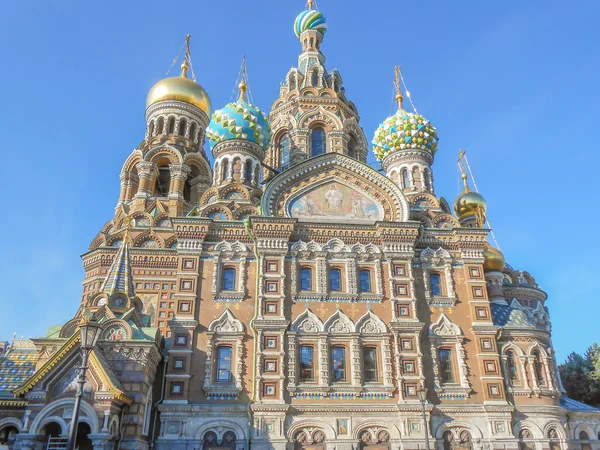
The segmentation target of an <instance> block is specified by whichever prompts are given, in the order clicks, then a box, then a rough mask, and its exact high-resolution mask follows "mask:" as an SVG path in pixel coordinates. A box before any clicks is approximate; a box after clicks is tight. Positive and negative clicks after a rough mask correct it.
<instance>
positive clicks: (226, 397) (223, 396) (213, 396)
mask: <svg viewBox="0 0 600 450" xmlns="http://www.w3.org/2000/svg"><path fill="white" fill-rule="evenodd" d="M206 398H207V399H208V400H237V398H238V394H207V395H206Z"/></svg>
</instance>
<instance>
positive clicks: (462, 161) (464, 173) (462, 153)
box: [458, 148, 471, 192]
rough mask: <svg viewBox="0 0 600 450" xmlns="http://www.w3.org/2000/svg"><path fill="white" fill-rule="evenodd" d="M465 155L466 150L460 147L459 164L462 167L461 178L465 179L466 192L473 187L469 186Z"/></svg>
mask: <svg viewBox="0 0 600 450" xmlns="http://www.w3.org/2000/svg"><path fill="white" fill-rule="evenodd" d="M465 155H466V152H465V151H464V150H463V149H462V148H459V149H458V165H459V167H460V173H461V178H462V180H463V185H464V192H469V191H470V190H471V188H470V187H469V182H468V181H467V171H466V170H465Z"/></svg>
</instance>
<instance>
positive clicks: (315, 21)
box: [294, 9, 327, 37]
mask: <svg viewBox="0 0 600 450" xmlns="http://www.w3.org/2000/svg"><path fill="white" fill-rule="evenodd" d="M306 30H317V31H320V32H321V34H325V32H326V31H327V21H326V20H325V17H324V16H323V14H321V13H320V12H319V11H317V10H315V9H307V10H306V11H302V12H301V13H300V14H298V17H296V21H295V22H294V33H296V36H297V37H300V35H301V34H302V32H303V31H306Z"/></svg>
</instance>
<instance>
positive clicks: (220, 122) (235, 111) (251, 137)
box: [206, 80, 271, 150]
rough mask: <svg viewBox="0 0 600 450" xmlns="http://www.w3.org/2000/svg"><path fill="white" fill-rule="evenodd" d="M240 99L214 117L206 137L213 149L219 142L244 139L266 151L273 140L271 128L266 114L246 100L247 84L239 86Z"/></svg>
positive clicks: (216, 112) (226, 106) (218, 111)
mask: <svg viewBox="0 0 600 450" xmlns="http://www.w3.org/2000/svg"><path fill="white" fill-rule="evenodd" d="M239 89H240V98H239V99H238V100H237V101H236V102H235V103H228V104H227V105H225V106H224V107H223V108H221V109H218V110H217V111H215V113H214V114H213V115H212V119H211V121H210V123H209V124H208V128H207V129H206V137H207V138H208V141H209V143H210V148H211V149H212V148H213V147H214V146H215V145H217V144H218V143H219V142H223V141H228V140H231V139H243V140H246V141H250V142H254V143H255V144H257V145H259V146H260V147H261V148H262V149H263V150H266V148H267V146H268V145H269V140H270V138H271V126H270V125H269V122H268V120H267V117H266V116H265V114H264V113H263V112H262V111H261V110H260V109H259V108H258V107H256V106H254V105H251V104H250V103H247V102H246V100H245V98H244V97H245V93H246V89H247V86H246V83H245V82H244V81H243V80H242V82H241V83H240V85H239Z"/></svg>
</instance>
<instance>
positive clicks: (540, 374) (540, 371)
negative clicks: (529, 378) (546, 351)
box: [533, 350, 546, 386]
mask: <svg viewBox="0 0 600 450" xmlns="http://www.w3.org/2000/svg"><path fill="white" fill-rule="evenodd" d="M533 368H534V371H535V378H536V380H537V383H538V385H539V386H545V385H546V379H545V378H544V365H543V363H542V358H540V352H539V351H537V350H535V351H534V352H533Z"/></svg>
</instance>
